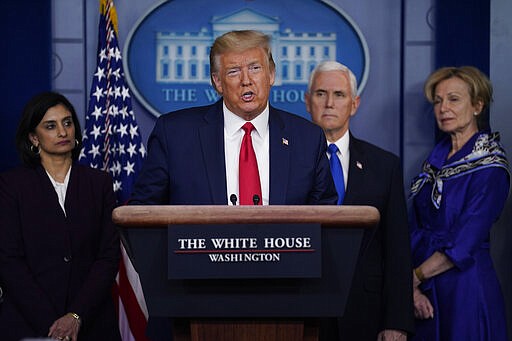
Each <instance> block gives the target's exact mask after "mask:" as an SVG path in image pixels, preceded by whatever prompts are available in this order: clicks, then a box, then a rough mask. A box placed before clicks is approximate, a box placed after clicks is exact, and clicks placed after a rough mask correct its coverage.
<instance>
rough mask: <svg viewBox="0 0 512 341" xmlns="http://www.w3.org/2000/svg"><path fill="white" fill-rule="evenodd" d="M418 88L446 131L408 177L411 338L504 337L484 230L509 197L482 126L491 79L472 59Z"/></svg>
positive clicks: (501, 154)
mask: <svg viewBox="0 0 512 341" xmlns="http://www.w3.org/2000/svg"><path fill="white" fill-rule="evenodd" d="M425 95H426V97H427V99H428V100H429V101H430V102H431V103H433V106H434V115H435V118H436V121H437V125H438V127H439V129H440V130H441V131H442V132H444V133H445V134H446V136H445V138H444V139H442V140H441V141H440V142H439V143H438V144H437V145H436V146H435V147H434V149H433V150H432V152H431V154H430V156H429V157H428V158H427V160H426V161H425V162H424V164H423V169H422V172H421V173H420V174H419V175H418V176H417V177H416V178H415V179H414V180H413V184H412V188H411V194H412V197H413V199H414V200H413V206H412V208H413V209H412V212H411V213H412V214H411V221H410V224H411V242H412V248H411V249H412V255H413V265H414V270H413V272H412V282H413V288H414V295H413V296H414V308H415V315H416V318H417V323H416V335H415V338H414V340H424V341H435V340H442V341H449V340H493V341H498V340H504V341H505V340H507V335H506V334H507V332H506V331H507V327H506V322H505V308H504V301H503V296H502V293H501V290H500V284H499V282H498V278H497V276H496V273H495V270H494V268H493V263H492V259H491V256H490V253H489V234H490V230H491V227H492V225H493V223H494V222H495V221H496V220H497V219H498V217H499V216H500V214H501V211H502V209H503V206H504V204H505V201H506V199H507V196H508V192H509V186H510V173H509V166H508V161H507V158H506V155H505V151H504V149H503V147H502V145H501V143H500V138H499V134H498V133H496V132H494V133H492V132H491V131H490V130H489V129H488V119H487V118H488V115H489V105H490V103H491V101H492V86H491V83H490V81H489V79H488V78H487V77H486V76H485V75H484V74H483V73H482V72H481V71H479V70H478V69H476V68H474V67H471V66H463V67H445V68H441V69H439V70H437V71H435V72H434V73H432V74H431V75H430V76H429V78H428V79H427V81H426V83H425Z"/></svg>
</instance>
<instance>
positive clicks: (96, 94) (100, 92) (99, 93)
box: [92, 86, 103, 102]
mask: <svg viewBox="0 0 512 341" xmlns="http://www.w3.org/2000/svg"><path fill="white" fill-rule="evenodd" d="M92 96H93V97H96V102H99V101H100V98H102V97H103V90H102V89H101V88H100V87H99V86H96V91H94V93H93V94H92Z"/></svg>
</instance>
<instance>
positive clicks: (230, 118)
mask: <svg viewBox="0 0 512 341" xmlns="http://www.w3.org/2000/svg"><path fill="white" fill-rule="evenodd" d="M223 110H224V153H225V158H226V185H227V192H226V193H227V196H228V203H229V204H231V201H230V200H229V198H230V196H231V194H235V195H236V197H237V198H240V194H239V188H238V160H239V158H240V146H241V145H242V138H243V136H244V134H245V132H244V130H243V129H242V126H243V125H244V124H245V123H246V122H247V121H245V120H244V119H243V118H241V117H240V116H237V115H235V114H234V113H232V112H231V111H229V109H228V108H227V107H226V105H225V104H223ZM268 117H269V108H268V103H267V107H266V108H265V110H264V111H263V112H262V113H261V114H259V115H258V116H257V117H256V118H254V119H253V120H252V121H250V122H251V123H252V124H253V125H254V128H255V129H253V131H252V132H251V137H252V145H253V148H254V153H255V154H256V160H257V161H258V172H259V174H260V183H261V196H262V197H263V198H262V204H263V205H268V201H269V191H270V189H269V182H270V180H269V179H270V170H269V168H270V157H269V155H270V153H269V139H270V138H269V128H268ZM236 204H237V205H239V204H240V201H239V199H237V203H236Z"/></svg>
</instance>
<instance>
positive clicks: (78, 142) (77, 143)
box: [75, 139, 80, 148]
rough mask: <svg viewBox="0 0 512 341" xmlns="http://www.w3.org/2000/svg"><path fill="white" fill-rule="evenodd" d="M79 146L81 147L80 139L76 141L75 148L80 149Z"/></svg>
mask: <svg viewBox="0 0 512 341" xmlns="http://www.w3.org/2000/svg"><path fill="white" fill-rule="evenodd" d="M79 145H80V141H78V139H75V148H78V146H79Z"/></svg>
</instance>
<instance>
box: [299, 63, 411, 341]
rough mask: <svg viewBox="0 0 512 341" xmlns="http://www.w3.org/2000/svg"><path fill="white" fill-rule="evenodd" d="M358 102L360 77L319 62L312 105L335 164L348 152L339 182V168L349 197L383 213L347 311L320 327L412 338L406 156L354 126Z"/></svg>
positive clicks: (339, 334)
mask: <svg viewBox="0 0 512 341" xmlns="http://www.w3.org/2000/svg"><path fill="white" fill-rule="evenodd" d="M359 102H360V98H359V96H358V95H357V81H356V78H355V76H354V74H353V73H352V72H351V71H350V69H348V68H347V67H346V66H344V65H342V64H340V63H338V62H333V61H329V62H323V63H321V64H319V65H318V66H317V67H316V68H315V69H314V71H313V72H312V74H311V77H310V81H309V84H308V91H307V94H306V108H307V111H308V112H309V113H310V114H311V117H312V120H313V122H315V123H316V124H318V125H319V126H320V127H322V129H323V130H324V133H325V135H326V137H327V141H328V142H327V143H328V144H329V147H328V150H329V160H330V162H331V167H332V168H333V169H335V168H336V166H335V165H333V163H332V162H334V160H336V158H337V159H341V161H340V162H341V166H342V172H340V180H339V182H338V181H337V179H336V177H337V176H336V175H335V174H334V171H333V177H334V178H335V183H336V189H337V190H338V195H339V197H340V198H343V197H344V199H343V201H342V204H344V205H370V206H374V207H376V208H377V209H378V210H379V213H380V223H379V225H378V226H377V227H376V228H375V229H369V230H366V231H365V232H364V236H363V240H362V243H361V248H360V253H359V259H358V263H357V266H356V270H355V274H354V278H353V280H352V286H351V290H350V293H349V297H348V301H347V305H346V309H345V313H344V315H343V317H342V318H341V319H339V321H338V323H335V324H332V323H331V324H329V323H327V324H325V325H324V327H325V326H329V327H330V328H329V327H327V328H323V329H322V330H321V338H322V339H325V340H336V339H338V338H339V339H341V340H358V341H361V340H369V341H375V340H404V341H405V340H406V338H407V334H408V333H411V332H412V331H413V328H414V317H413V305H412V287H411V256H410V246H409V232H408V226H407V211H406V204H405V198H404V189H403V178H402V171H401V166H400V160H399V158H398V157H397V156H395V155H393V154H391V153H389V152H387V151H385V150H383V149H380V148H379V147H377V146H374V145H372V144H370V143H368V142H365V141H362V140H359V139H356V138H355V137H354V136H353V135H352V134H351V133H350V131H349V122H350V118H351V117H352V116H354V115H355V113H356V111H357V108H358V106H359ZM331 144H334V145H335V146H336V148H334V146H332V147H331V146H330V145H331ZM341 173H342V174H341ZM331 322H332V321H331Z"/></svg>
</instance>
